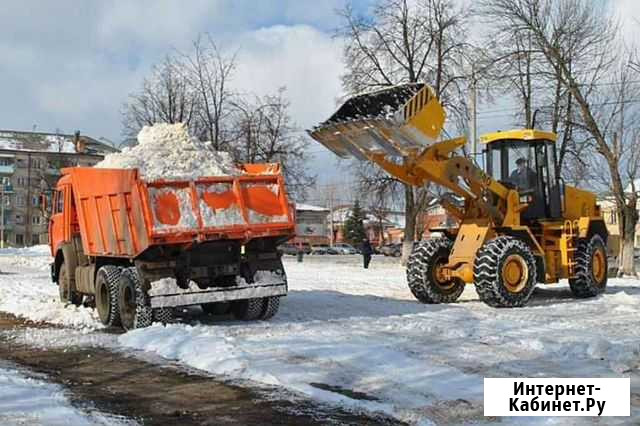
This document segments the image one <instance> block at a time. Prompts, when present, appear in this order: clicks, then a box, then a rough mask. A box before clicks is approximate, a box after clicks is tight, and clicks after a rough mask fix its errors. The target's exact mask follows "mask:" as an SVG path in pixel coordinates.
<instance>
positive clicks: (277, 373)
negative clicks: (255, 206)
mask: <svg viewBox="0 0 640 426" xmlns="http://www.w3.org/2000/svg"><path fill="white" fill-rule="evenodd" d="M30 253H31V254H33V255H32V256H29V257H26V256H25V255H26V253H13V252H0V269H1V270H3V271H5V270H8V271H11V270H15V271H20V272H19V273H18V274H15V275H0V310H4V311H9V312H14V313H17V314H19V315H23V316H26V317H29V318H32V319H39V320H47V321H50V322H54V323H59V324H64V325H68V326H73V327H76V328H78V329H79V331H78V332H77V333H78V334H80V335H81V334H86V333H87V332H88V331H89V330H92V329H94V328H98V327H99V324H98V322H97V320H96V319H95V315H94V314H93V313H92V312H91V311H89V310H85V309H80V310H74V309H71V308H65V307H63V306H62V305H61V304H59V303H58V302H57V293H56V292H57V290H56V288H55V286H53V285H52V284H50V283H49V281H48V271H47V270H46V263H47V262H48V260H47V258H46V254H45V253H43V252H38V251H37V250H35V253H34V251H33V250H32V251H30ZM338 258H339V260H340V261H339V262H335V261H336V260H338ZM285 266H286V269H287V273H288V277H289V285H290V294H289V296H287V297H286V298H284V299H283V301H282V305H281V309H280V312H279V314H278V315H277V316H276V317H275V318H274V319H273V320H271V321H269V322H256V323H239V322H235V321H229V320H225V321H221V320H220V319H215V318H212V317H206V316H200V317H198V318H197V320H195V321H192V323H191V324H172V325H169V326H166V327H165V326H161V325H154V326H152V327H150V328H148V329H144V330H137V331H133V332H130V333H127V334H124V335H121V336H120V337H119V338H118V343H119V344H120V345H122V346H124V347H129V348H134V349H138V350H143V351H148V352H151V353H154V354H156V355H160V356H162V357H165V358H167V359H171V360H177V361H179V362H182V363H184V364H185V365H189V366H191V367H196V368H199V369H202V370H206V371H209V372H211V373H214V374H220V375H225V376H227V377H229V378H232V379H247V380H251V381H257V382H260V383H263V384H266V385H273V386H278V387H284V388H286V389H288V390H293V391H297V392H300V393H302V394H305V395H308V396H311V397H312V398H315V399H318V400H321V401H325V402H329V403H336V404H340V405H343V406H347V407H351V408H353V409H354V410H367V411H380V412H385V413H389V414H391V415H393V416H395V417H397V418H399V419H402V420H405V421H408V422H411V423H429V422H430V421H435V422H437V423H439V422H466V421H470V420H471V421H481V422H482V421H484V418H483V417H482V397H483V395H482V391H483V389H482V384H483V380H482V379H483V377H544V376H547V377H629V376H630V377H631V378H632V394H633V395H632V397H631V400H632V416H633V417H632V419H631V420H630V419H628V418H613V419H612V418H608V419H606V422H605V421H603V422H602V424H612V423H613V424H615V423H616V422H618V423H625V422H627V423H630V422H636V423H637V422H638V421H640V406H639V405H638V404H637V403H636V402H635V401H638V400H639V399H640V398H639V397H638V396H637V395H638V394H639V393H640V392H639V391H640V381H639V380H638V367H639V364H640V282H639V281H635V280H622V279H611V280H610V281H609V288H608V290H607V293H606V294H604V295H603V296H601V297H598V298H595V299H588V300H575V299H573V297H572V296H571V293H570V291H569V289H568V286H567V285H566V284H562V285H559V286H549V287H544V286H541V287H540V288H538V289H537V290H536V293H535V294H534V296H533V298H532V300H531V303H530V305H529V306H528V307H526V308H521V309H493V308H489V307H487V306H485V305H484V304H483V303H481V302H479V301H478V299H477V296H476V294H475V292H474V290H473V288H472V287H468V288H467V290H466V291H465V293H464V294H463V296H462V298H461V301H460V302H459V303H456V304H452V305H422V304H419V303H417V302H416V301H415V300H414V299H413V297H412V295H411V294H410V292H409V290H408V289H407V287H406V283H405V279H404V270H403V268H402V267H401V266H399V265H397V264H394V263H391V262H389V261H382V258H378V257H376V258H374V260H373V262H372V268H371V269H369V270H363V269H361V268H360V264H359V259H357V258H356V257H352V258H349V257H334V256H326V257H306V258H305V262H304V263H302V264H299V263H296V262H295V260H294V259H293V258H286V259H285ZM16 284H20V285H16ZM16 296H20V302H19V303H16V302H15V301H12V299H15V298H16ZM96 333H97V334H101V333H100V332H99V331H97V332H96ZM96 333H91V334H90V335H91V336H93V335H94V334H96ZM34 336H35V338H36V339H37V334H35V335H34ZM85 337H89V336H85ZM97 340H100V339H97ZM548 420H549V421H548V422H549V423H556V422H557V423H562V424H567V423H571V422H572V420H571V419H570V418H555V419H548ZM532 421H533V419H532ZM596 421H597V419H594V422H596ZM580 422H582V421H580ZM503 423H510V421H508V420H507V419H504V420H503ZM513 423H522V421H521V419H518V421H517V422H515V421H513ZM575 423H576V424H577V423H578V422H577V421H576V422H575Z"/></svg>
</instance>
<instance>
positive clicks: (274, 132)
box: [230, 88, 315, 200]
mask: <svg viewBox="0 0 640 426" xmlns="http://www.w3.org/2000/svg"><path fill="white" fill-rule="evenodd" d="M234 105H235V108H236V112H235V128H236V129H237V134H236V138H235V141H234V142H233V144H232V146H231V148H230V150H231V152H232V153H233V155H234V157H235V158H236V159H237V161H242V162H246V163H256V162H267V163H268V162H279V163H280V164H281V165H282V169H283V173H284V176H285V180H286V183H287V189H288V190H289V192H290V193H291V194H292V195H293V196H294V198H295V199H298V200H304V198H305V196H306V195H307V191H308V190H309V188H310V187H311V186H313V184H314V182H315V176H312V175H310V174H309V171H308V168H307V164H306V162H307V160H308V154H307V146H308V143H309V141H308V139H307V138H306V136H305V135H304V134H303V133H302V132H301V131H300V130H299V129H298V128H297V127H296V126H295V123H293V121H292V120H291V116H290V115H289V102H288V101H287V100H286V98H285V89H284V88H280V89H279V90H278V92H277V93H276V94H275V95H267V96H264V97H262V98H259V97H253V99H244V100H241V101H238V102H236V103H235V104H234Z"/></svg>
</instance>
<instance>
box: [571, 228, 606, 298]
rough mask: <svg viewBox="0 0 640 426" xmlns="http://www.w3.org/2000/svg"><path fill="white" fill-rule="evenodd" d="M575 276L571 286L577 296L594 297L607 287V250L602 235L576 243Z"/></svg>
mask: <svg viewBox="0 0 640 426" xmlns="http://www.w3.org/2000/svg"><path fill="white" fill-rule="evenodd" d="M574 260H575V262H576V264H575V278H570V279H569V286H570V287H571V291H572V292H573V295H574V296H576V297H581V298H583V297H594V296H597V295H598V294H600V293H602V292H604V290H605V289H606V288H607V250H606V248H605V244H604V241H603V240H602V237H601V236H600V235H597V234H596V235H594V236H593V237H591V239H589V240H579V241H578V244H577V245H576V251H575V257H574Z"/></svg>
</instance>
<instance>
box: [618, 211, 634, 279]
mask: <svg viewBox="0 0 640 426" xmlns="http://www.w3.org/2000/svg"><path fill="white" fill-rule="evenodd" d="M633 201H635V200H633ZM622 216H623V220H624V224H623V226H622V228H623V233H622V235H621V241H622V243H621V245H622V253H621V260H620V270H619V274H620V275H630V276H634V277H635V276H636V268H635V263H634V259H633V255H634V245H635V244H634V243H635V239H636V224H637V223H638V211H637V210H636V209H635V203H634V204H628V205H625V207H624V210H623V215H622Z"/></svg>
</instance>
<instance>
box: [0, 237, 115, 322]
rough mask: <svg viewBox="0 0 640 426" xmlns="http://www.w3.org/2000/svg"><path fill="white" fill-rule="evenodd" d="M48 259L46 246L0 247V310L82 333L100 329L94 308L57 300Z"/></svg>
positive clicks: (56, 290) (56, 291)
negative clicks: (66, 303)
mask: <svg viewBox="0 0 640 426" xmlns="http://www.w3.org/2000/svg"><path fill="white" fill-rule="evenodd" d="M51 260H52V258H51V256H50V255H49V251H48V247H47V246H35V247H28V248H24V249H13V248H12V249H3V250H0V271H2V273H0V311H4V312H9V313H12V314H14V315H16V316H19V317H22V318H27V319H30V320H32V321H35V322H48V323H51V324H58V325H64V326H67V327H72V328H75V329H78V330H80V331H82V332H84V333H87V332H90V331H92V330H95V329H98V328H103V325H102V323H100V320H99V319H98V315H97V313H96V312H95V310H94V309H90V308H85V307H82V306H80V307H78V306H73V305H66V306H65V305H64V304H63V303H62V302H60V300H59V297H58V287H57V286H56V284H55V283H53V282H51V278H50V275H49V264H50V263H51Z"/></svg>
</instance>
